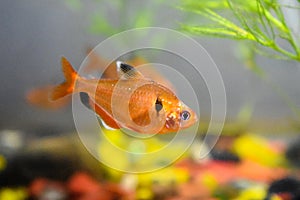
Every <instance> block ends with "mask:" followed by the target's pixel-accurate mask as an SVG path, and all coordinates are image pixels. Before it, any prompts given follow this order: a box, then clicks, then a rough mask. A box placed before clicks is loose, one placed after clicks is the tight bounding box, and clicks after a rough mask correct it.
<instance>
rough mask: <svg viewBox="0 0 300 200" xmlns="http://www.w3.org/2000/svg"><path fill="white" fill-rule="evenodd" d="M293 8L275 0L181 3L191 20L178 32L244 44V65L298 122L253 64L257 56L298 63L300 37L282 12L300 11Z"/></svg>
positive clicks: (291, 104)
mask: <svg viewBox="0 0 300 200" xmlns="http://www.w3.org/2000/svg"><path fill="white" fill-rule="evenodd" d="M295 4H296V5H286V4H284V1H278V0H252V1H244V0H209V1H197V0H184V1H182V4H181V5H180V6H179V9H181V10H183V11H185V12H187V13H188V14H189V15H188V16H189V17H190V16H192V17H193V18H192V20H191V19H188V20H185V22H183V23H181V24H180V28H181V30H183V31H185V32H188V33H190V34H193V35H200V36H209V37H213V38H226V39H230V40H237V41H239V42H240V43H239V44H243V45H241V47H242V49H241V51H240V52H242V54H243V55H242V57H243V59H244V61H245V65H246V66H247V67H248V68H250V69H251V70H252V71H253V72H254V73H256V74H257V75H258V76H259V77H261V78H262V79H263V80H264V81H265V82H266V83H267V84H269V85H270V86H271V87H272V88H273V89H274V91H275V92H276V93H277V94H278V95H279V96H280V97H282V99H283V100H284V101H285V102H286V104H287V105H288V106H289V107H290V108H291V110H292V112H293V113H294V114H295V116H297V119H299V120H300V110H299V108H298V107H297V106H296V104H295V103H294V102H293V101H292V100H291V99H290V98H289V96H288V95H286V94H285V92H284V91H283V90H282V89H281V88H280V87H279V86H277V85H276V84H274V83H273V82H272V81H271V80H270V79H269V77H267V76H266V73H265V72H264V71H263V69H262V68H261V67H259V66H258V65H257V63H256V56H257V55H262V56H266V57H269V58H272V59H284V60H287V61H295V62H300V38H299V36H300V35H299V34H297V33H296V31H297V30H294V29H293V27H292V26H291V25H290V24H289V23H288V21H287V20H286V16H285V14H286V13H285V12H284V10H285V11H287V10H289V9H293V10H300V3H299V1H298V2H296V1H295ZM190 18H191V17H190ZM298 32H299V30H298Z"/></svg>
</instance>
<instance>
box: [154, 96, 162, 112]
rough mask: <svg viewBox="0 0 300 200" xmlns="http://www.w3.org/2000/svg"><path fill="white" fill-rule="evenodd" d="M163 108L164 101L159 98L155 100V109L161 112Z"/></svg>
mask: <svg viewBox="0 0 300 200" xmlns="http://www.w3.org/2000/svg"><path fill="white" fill-rule="evenodd" d="M162 108H163V105H162V102H161V101H160V100H159V99H158V98H157V99H156V102H155V110H156V111H157V112H159V111H161V109H162Z"/></svg>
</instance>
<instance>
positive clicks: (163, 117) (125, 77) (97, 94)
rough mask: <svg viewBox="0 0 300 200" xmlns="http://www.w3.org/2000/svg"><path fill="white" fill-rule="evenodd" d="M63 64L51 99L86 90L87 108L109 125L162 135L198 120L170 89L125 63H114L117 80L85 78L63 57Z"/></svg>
mask: <svg viewBox="0 0 300 200" xmlns="http://www.w3.org/2000/svg"><path fill="white" fill-rule="evenodd" d="M62 67H63V72H64V75H65V77H66V81H65V82H64V83H62V84H61V85H58V86H57V87H56V88H55V89H54V90H53V92H52V95H51V98H52V99H53V100H56V99H60V98H62V97H64V96H66V95H68V94H72V93H79V92H83V93H86V94H87V96H88V98H89V104H90V107H91V108H92V109H93V110H94V111H95V112H96V113H97V114H98V115H99V116H100V118H101V119H102V120H103V121H104V122H105V124H106V125H108V126H109V127H111V128H116V129H118V128H127V129H130V130H133V131H136V132H139V133H160V134H164V133H169V132H176V131H178V130H180V129H183V128H187V127H189V126H191V125H193V124H194V123H195V122H196V121H197V115H196V114H195V113H194V112H193V111H192V110H191V109H190V108H188V107H187V106H186V105H184V103H183V102H182V101H180V99H178V98H177V96H176V95H175V94H174V93H173V92H172V91H171V90H170V89H168V88H167V87H165V86H163V85H161V84H159V83H157V82H155V81H153V80H151V79H147V78H145V77H144V76H143V75H142V74H141V73H139V72H138V71H137V70H136V69H135V68H133V67H132V66H130V65H127V64H125V63H121V62H117V64H116V68H117V69H116V71H117V72H118V75H119V79H100V80H96V79H85V78H83V77H80V76H79V75H78V74H77V73H76V72H75V70H74V69H73V68H72V66H71V64H70V63H69V62H68V61H67V60H66V59H65V58H62Z"/></svg>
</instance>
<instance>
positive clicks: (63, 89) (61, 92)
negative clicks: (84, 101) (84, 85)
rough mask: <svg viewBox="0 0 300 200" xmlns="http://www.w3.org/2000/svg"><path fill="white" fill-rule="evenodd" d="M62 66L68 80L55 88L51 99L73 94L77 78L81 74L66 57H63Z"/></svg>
mask: <svg viewBox="0 0 300 200" xmlns="http://www.w3.org/2000/svg"><path fill="white" fill-rule="evenodd" d="M61 66H62V71H63V73H64V76H65V79H66V80H65V82H63V83H62V84H60V85H58V86H56V87H55V88H54V89H53V91H52V93H51V94H50V99H51V100H57V99H60V98H62V97H64V96H66V95H68V94H71V93H72V92H73V90H74V85H75V81H76V79H77V78H79V75H78V74H77V72H76V71H75V70H74V69H73V67H72V65H71V63H70V62H69V61H68V60H67V59H66V58H65V57H62V58H61Z"/></svg>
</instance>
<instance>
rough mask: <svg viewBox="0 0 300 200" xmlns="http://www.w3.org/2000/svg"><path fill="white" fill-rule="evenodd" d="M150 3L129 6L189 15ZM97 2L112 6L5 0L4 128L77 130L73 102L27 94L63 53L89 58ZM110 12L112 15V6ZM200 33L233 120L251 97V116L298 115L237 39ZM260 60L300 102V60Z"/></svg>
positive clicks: (53, 74) (166, 22) (0, 24)
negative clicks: (42, 105)
mask: <svg viewBox="0 0 300 200" xmlns="http://www.w3.org/2000/svg"><path fill="white" fill-rule="evenodd" d="M100 2H101V1H100ZM149 2H151V1H149ZM149 2H146V1H138V0H136V1H128V3H130V6H127V8H126V9H128V8H129V9H130V10H132V11H135V10H138V9H139V8H140V6H148V7H149V9H152V10H153V12H155V13H157V14H155V19H154V22H153V24H152V25H153V26H160V27H167V28H177V27H178V24H177V22H178V21H181V20H182V19H184V18H183V17H182V13H181V11H179V10H176V9H174V8H172V9H170V8H169V7H168V6H169V5H166V3H164V4H161V5H160V6H153V5H152V4H151V3H149ZM99 5H100V6H99ZM97 9H98V10H99V11H98V12H101V11H103V10H106V11H107V9H108V10H109V9H111V7H110V6H109V4H108V3H107V2H103V3H102V4H101V3H99V2H97V1H85V4H84V5H83V7H82V8H81V10H79V11H78V10H74V9H71V8H70V7H68V6H66V4H65V3H64V1H61V0H43V1H40V0H26V1H18V0H2V1H1V2H0V41H1V43H0V44H1V46H0V56H1V64H0V65H1V74H0V83H1V84H0V85H1V86H0V99H1V100H0V102H1V103H0V113H1V114H0V128H1V129H24V130H26V131H27V132H32V133H36V134H51V133H52V132H53V133H60V132H64V131H70V130H72V129H73V127H74V125H73V119H72V113H71V107H70V106H69V107H68V108H65V109H62V110H60V111H53V112H48V111H44V110H39V109H37V108H34V107H32V106H29V105H28V104H27V103H26V102H25V100H24V95H25V93H26V91H28V90H29V89H31V88H34V87H37V86H41V85H44V84H49V83H58V82H60V81H61V80H62V78H63V77H62V74H61V71H60V66H59V60H60V57H61V56H62V55H64V56H66V57H67V58H68V59H69V60H70V61H71V62H72V63H73V64H74V65H75V66H79V65H80V64H81V62H82V61H83V59H84V58H85V53H86V49H87V47H89V46H95V45H97V44H98V43H99V42H101V41H102V40H104V39H105V38H106V36H101V35H93V34H91V33H90V32H88V27H89V24H90V16H91V13H92V12H97ZM108 13H110V14H111V17H112V18H115V15H114V10H112V11H111V12H110V11H109V12H108ZM129 13H130V12H129ZM113 20H115V21H118V19H113ZM127 28H128V29H129V28H133V27H130V26H129V27H127ZM195 38H196V39H197V41H199V42H200V44H202V45H203V47H205V49H206V50H207V51H208V53H209V54H210V55H211V57H212V58H213V59H214V61H215V63H216V64H217V66H218V67H219V69H220V71H221V74H222V76H223V80H224V83H225V87H226V93H227V99H228V107H227V108H228V116H229V119H234V118H235V117H236V115H237V113H238V112H239V110H240V109H241V108H242V107H243V106H244V105H245V104H247V103H250V104H253V105H254V115H253V119H254V121H257V122H259V121H263V120H270V121H272V120H273V121H286V122H284V123H288V121H289V120H290V119H291V118H292V117H293V114H292V112H291V111H290V109H289V108H288V106H287V105H286V104H285V103H284V102H283V100H282V99H281V98H280V97H279V96H278V95H277V94H276V93H275V92H274V90H272V89H271V87H270V86H268V85H266V84H265V83H264V82H263V81H262V80H261V79H259V78H257V77H256V76H255V75H254V74H253V73H252V72H251V71H249V70H247V69H246V68H245V67H244V66H243V63H242V62H241V61H240V60H239V59H237V56H236V55H237V52H236V51H237V48H236V44H237V43H236V42H232V41H228V40H222V39H209V38H199V37H195ZM259 63H260V65H261V66H263V68H264V69H265V70H266V71H267V73H268V75H269V77H271V79H272V80H273V82H274V83H276V84H277V85H278V86H280V87H281V88H282V90H283V91H284V92H285V93H286V94H288V95H289V97H290V98H291V99H292V100H293V101H294V102H295V103H296V104H297V105H298V106H300V90H299V85H300V79H299V77H300V66H299V63H294V62H286V61H278V60H271V59H264V58H261V59H260V62H259ZM77 68H78V67H77ZM203 98H206V97H203ZM202 114H203V113H202ZM204 115H205V113H204Z"/></svg>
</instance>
